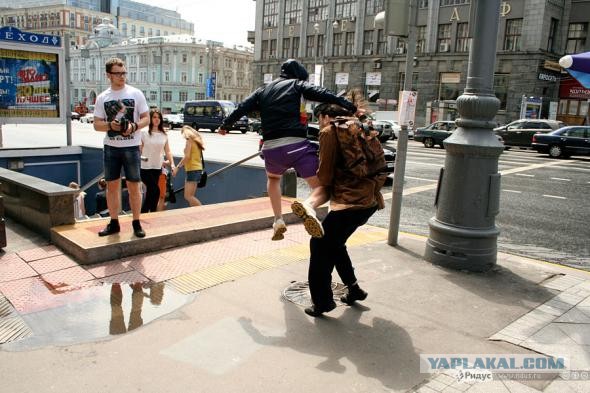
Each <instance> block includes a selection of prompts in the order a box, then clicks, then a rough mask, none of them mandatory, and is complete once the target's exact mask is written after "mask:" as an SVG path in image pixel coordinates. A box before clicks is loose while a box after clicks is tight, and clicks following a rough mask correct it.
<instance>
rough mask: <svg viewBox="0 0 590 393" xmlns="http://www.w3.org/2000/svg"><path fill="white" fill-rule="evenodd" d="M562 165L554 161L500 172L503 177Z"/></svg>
mask: <svg viewBox="0 0 590 393" xmlns="http://www.w3.org/2000/svg"><path fill="white" fill-rule="evenodd" d="M559 164H562V165H563V163H562V162H559V161H554V162H544V163H542V164H531V165H527V166H523V167H520V168H512V169H506V170H504V171H500V174H501V175H510V174H513V173H518V172H525V171H530V170H531V169H539V168H543V167H546V166H555V165H559Z"/></svg>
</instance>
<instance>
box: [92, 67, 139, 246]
mask: <svg viewBox="0 0 590 393" xmlns="http://www.w3.org/2000/svg"><path fill="white" fill-rule="evenodd" d="M105 69H106V74H107V78H108V79H109V81H110V87H109V88H108V89H106V90H105V91H103V92H102V93H100V94H99V95H98V97H97V98H96V104H95V109H94V129H95V130H96V131H100V132H105V133H106V135H105V138H104V153H103V161H104V171H105V179H106V182H107V193H106V194H107V206H108V209H109V216H110V218H111V220H110V222H109V224H108V225H107V226H106V228H104V229H103V230H102V231H100V232H99V233H98V235H99V236H107V235H112V234H114V233H118V232H119V231H120V226H119V211H120V205H121V197H120V195H121V194H120V192H121V169H123V170H124V171H125V177H126V179H127V181H126V183H127V187H128V189H129V205H130V207H131V211H132V213H133V222H132V225H133V233H134V234H135V236H137V237H144V236H145V232H144V230H143V228H142V227H141V223H140V221H139V218H140V215H141V175H140V169H141V166H140V162H141V159H140V156H141V153H140V144H141V132H137V131H139V130H141V129H142V128H144V127H146V126H147V125H148V124H149V122H150V119H149V108H148V105H147V102H146V99H145V96H144V95H143V93H142V92H141V91H140V90H138V89H136V88H135V87H133V86H131V85H128V84H126V76H127V69H126V67H125V63H124V62H123V60H121V59H119V58H112V59H110V60H108V61H107V63H106V66H105Z"/></svg>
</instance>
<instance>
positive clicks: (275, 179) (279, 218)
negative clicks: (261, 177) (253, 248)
mask: <svg viewBox="0 0 590 393" xmlns="http://www.w3.org/2000/svg"><path fill="white" fill-rule="evenodd" d="M266 178H267V181H266V191H267V192H268V197H269V198H270V206H271V207H272V212H273V214H274V216H275V220H274V223H273V225H272V228H273V236H272V240H283V239H284V238H285V236H283V234H284V233H285V232H286V231H287V225H285V221H283V209H282V207H281V198H282V194H281V175H275V174H273V173H268V172H267V173H266Z"/></svg>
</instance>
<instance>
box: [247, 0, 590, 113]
mask: <svg viewBox="0 0 590 393" xmlns="http://www.w3.org/2000/svg"><path fill="white" fill-rule="evenodd" d="M256 3H257V4H256V21H255V23H256V27H255V34H254V40H253V41H254V43H255V55H254V56H255V57H254V67H253V70H254V71H253V81H254V84H255V85H257V84H262V83H263V82H264V81H265V80H266V81H268V80H270V79H272V78H274V77H277V76H278V73H279V69H280V65H281V63H282V62H283V61H284V60H285V59H287V58H297V59H299V60H301V61H302V62H303V63H304V64H305V65H306V66H307V67H308V70H310V71H312V70H315V67H314V65H316V64H319V65H321V66H322V68H323V71H322V72H323V75H322V78H321V80H322V81H323V82H322V83H323V85H324V86H325V87H327V88H329V89H331V90H334V91H336V92H340V91H344V90H346V89H350V88H353V87H360V88H362V89H363V90H364V91H365V93H366V96H367V98H368V99H369V100H370V101H372V102H373V103H374V106H375V108H379V109H388V110H391V109H394V108H395V104H396V103H397V101H396V100H397V98H398V93H399V91H400V90H401V89H402V87H403V81H404V66H405V60H406V56H405V52H406V40H405V39H404V38H403V37H387V36H386V35H385V34H384V31H383V30H382V29H380V28H375V23H374V22H375V15H376V14H377V13H378V12H380V11H383V10H384V8H385V6H386V4H387V1H386V0H256ZM415 4H416V5H417V6H418V12H417V20H416V23H415V24H416V26H417V27H416V31H417V41H416V55H415V58H414V59H413V61H414V65H415V66H414V73H413V75H412V78H413V86H414V89H415V90H417V91H418V107H417V112H416V113H417V118H416V122H417V124H424V123H429V122H431V121H433V120H435V119H454V118H455V116H456V110H455V101H454V100H455V99H456V98H457V97H458V96H459V95H460V94H461V93H462V91H463V89H464V87H465V84H466V77H467V67H468V57H469V46H470V43H471V40H470V38H469V37H470V29H471V28H475V29H476V28H477V26H471V23H472V21H470V6H471V4H470V1H469V0H415ZM589 22H590V0H512V1H503V2H502V5H501V9H500V21H499V28H498V40H497V45H496V47H495V50H496V52H497V57H496V65H495V77H494V85H495V86H494V87H495V93H496V95H497V96H498V98H499V99H500V101H501V107H500V111H499V113H498V116H497V120H498V121H499V122H508V121H510V120H513V119H515V118H518V117H519V116H520V109H521V108H520V107H521V102H523V96H527V97H531V96H532V97H536V98H541V99H542V101H543V109H542V111H541V116H542V117H546V116H547V115H549V113H550V108H551V110H552V111H553V113H552V116H553V115H554V112H555V110H554V108H558V109H557V112H558V113H557V117H558V118H559V117H561V118H565V116H567V119H569V122H580V121H581V119H583V118H584V116H585V115H587V114H588V101H587V100H588V99H590V91H589V90H588V89H583V88H582V89H580V86H576V85H575V84H574V85H573V86H574V87H572V88H571V89H569V90H568V92H569V91H570V90H571V92H573V93H568V92H565V90H567V89H564V88H563V87H562V89H561V90H562V92H561V93H560V83H561V82H566V81H567V80H568V78H567V76H566V75H565V74H563V73H562V72H561V69H560V68H559V65H558V64H557V60H558V59H559V57H561V56H562V55H563V54H564V53H577V52H584V51H588V50H590V41H589V40H588V39H587V37H588V24H589ZM311 73H313V71H312V72H311ZM566 83H567V82H566ZM562 86H563V83H562ZM568 94H569V95H568ZM550 102H553V103H554V104H553V105H550ZM558 102H559V106H558V107H557V103H558Z"/></svg>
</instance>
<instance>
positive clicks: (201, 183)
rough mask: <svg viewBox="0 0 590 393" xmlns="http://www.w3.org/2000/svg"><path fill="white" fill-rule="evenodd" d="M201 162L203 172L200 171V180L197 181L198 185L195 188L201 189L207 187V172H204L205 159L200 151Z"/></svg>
mask: <svg viewBox="0 0 590 393" xmlns="http://www.w3.org/2000/svg"><path fill="white" fill-rule="evenodd" d="M201 162H202V163H203V170H202V171H201V178H200V179H199V183H197V188H203V187H205V186H206V185H207V171H206V170H205V157H204V156H203V151H202V150H201Z"/></svg>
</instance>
